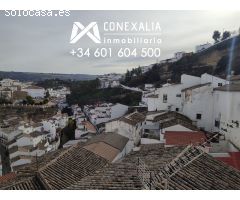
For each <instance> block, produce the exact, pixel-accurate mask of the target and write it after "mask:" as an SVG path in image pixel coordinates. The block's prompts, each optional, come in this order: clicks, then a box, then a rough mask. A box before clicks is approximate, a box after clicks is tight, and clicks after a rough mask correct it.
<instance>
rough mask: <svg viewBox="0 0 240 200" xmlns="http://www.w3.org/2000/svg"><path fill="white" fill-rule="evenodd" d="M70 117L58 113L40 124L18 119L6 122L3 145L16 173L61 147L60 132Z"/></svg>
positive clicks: (0, 133) (1, 130)
mask: <svg viewBox="0 0 240 200" xmlns="http://www.w3.org/2000/svg"><path fill="white" fill-rule="evenodd" d="M67 123H68V116H67V115H66V114H62V113H60V112H58V113H57V114H56V115H54V116H52V117H51V118H48V119H41V120H39V121H38V122H33V121H28V122H26V121H18V119H17V117H15V118H10V119H7V120H4V122H3V124H1V128H0V137H1V139H2V141H1V144H2V145H3V146H4V147H5V148H6V149H8V152H9V159H10V160H9V162H10V166H11V169H12V170H13V171H14V170H16V169H17V168H18V167H19V166H22V165H25V164H27V163H31V162H32V161H35V160H36V157H40V156H42V155H44V154H45V153H47V152H50V151H55V150H57V149H58V147H59V145H60V131H61V130H62V129H63V128H64V127H65V126H66V125H67Z"/></svg>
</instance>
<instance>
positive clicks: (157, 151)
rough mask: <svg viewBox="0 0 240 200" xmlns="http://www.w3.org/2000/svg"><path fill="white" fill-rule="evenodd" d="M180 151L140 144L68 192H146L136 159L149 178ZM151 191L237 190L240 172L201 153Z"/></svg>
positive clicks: (158, 145)
mask: <svg viewBox="0 0 240 200" xmlns="http://www.w3.org/2000/svg"><path fill="white" fill-rule="evenodd" d="M182 150H183V147H168V148H164V147H162V145H160V144H155V145H154V146H153V145H144V146H143V148H142V149H141V150H140V151H136V152H132V153H131V154H130V155H128V156H126V158H124V159H123V160H122V161H121V162H119V163H114V164H111V165H109V166H107V168H105V169H102V170H100V171H98V172H97V173H95V174H93V175H91V176H88V177H85V178H84V179H82V180H80V181H79V182H77V183H75V184H73V185H72V186H70V187H68V189H81V190H82V189H120V190H121V189H146V188H145V184H144V183H143V182H141V181H140V177H139V173H138V171H137V165H138V158H140V159H141V160H142V161H143V162H144V163H145V164H146V168H148V170H149V172H151V174H152V177H157V176H158V175H159V172H160V171H162V170H163V168H164V167H165V166H166V164H168V163H169V162H170V161H171V160H172V159H174V158H175V157H176V156H177V155H178V154H179V153H180V152H181V151H182ZM159 183H160V182H159ZM155 189H185V190H186V189H190V190H192V189H193V190H194V189H198V190H201V189H240V171H238V170H235V169H234V168H232V167H229V166H228V165H225V164H224V163H222V162H219V161H217V160H215V159H214V158H213V157H211V156H210V155H208V154H206V153H203V154H201V155H200V156H199V157H197V158H196V159H193V160H192V161H191V162H189V163H188V164H187V165H186V166H184V167H182V168H181V169H180V170H179V171H176V173H174V174H173V175H172V176H170V177H169V180H168V184H167V188H165V187H158V188H155Z"/></svg>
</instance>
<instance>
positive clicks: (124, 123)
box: [105, 112, 145, 145]
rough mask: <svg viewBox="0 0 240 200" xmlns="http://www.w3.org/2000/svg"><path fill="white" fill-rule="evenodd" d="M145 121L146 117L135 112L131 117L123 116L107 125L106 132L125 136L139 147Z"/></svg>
mask: <svg viewBox="0 0 240 200" xmlns="http://www.w3.org/2000/svg"><path fill="white" fill-rule="evenodd" d="M144 121H145V116H144V115H143V114H141V113H139V112H133V113H131V114H129V115H126V116H123V117H121V118H119V119H115V120H112V121H109V122H107V123H105V132H114V133H118V134H119V135H123V136H125V137H127V138H129V140H130V141H131V142H132V144H133V145H137V144H139V142H140V139H141V136H142V133H143V132H142V131H143V129H142V127H143V124H144Z"/></svg>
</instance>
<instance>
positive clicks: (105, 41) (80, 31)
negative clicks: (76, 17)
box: [70, 21, 162, 58]
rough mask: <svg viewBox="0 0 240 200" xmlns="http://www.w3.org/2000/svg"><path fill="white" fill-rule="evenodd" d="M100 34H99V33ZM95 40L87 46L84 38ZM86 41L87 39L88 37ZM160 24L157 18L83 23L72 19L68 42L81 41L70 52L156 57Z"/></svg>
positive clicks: (108, 55) (77, 53)
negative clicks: (153, 20) (155, 19)
mask: <svg viewBox="0 0 240 200" xmlns="http://www.w3.org/2000/svg"><path fill="white" fill-rule="evenodd" d="M100 34H101V36H100ZM87 37H88V38H90V39H91V41H90V42H93V43H95V44H96V46H95V49H94V47H93V46H92V44H91V47H92V48H91V49H90V48H83V47H84V46H85V47H86V42H83V41H84V40H85V39H86V38H87ZM88 42H89V41H88ZM161 43H162V39H161V26H160V23H159V22H126V21H124V22H113V21H110V22H108V21H106V22H101V23H97V22H91V23H89V24H88V25H86V24H85V25H84V23H81V22H73V27H72V32H71V37H70V44H80V45H81V47H80V48H77V49H72V50H71V52H70V53H71V54H72V55H73V56H75V55H77V57H80V58H81V57H86V56H87V57H90V56H91V55H93V56H94V57H103V58H106V57H112V55H114V56H116V55H117V56H118V57H139V56H140V57H143V58H144V57H159V56H160V47H159V45H160V44H161Z"/></svg>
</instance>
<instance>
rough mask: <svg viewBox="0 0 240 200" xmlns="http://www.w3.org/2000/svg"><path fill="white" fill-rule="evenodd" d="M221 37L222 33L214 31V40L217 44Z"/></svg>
mask: <svg viewBox="0 0 240 200" xmlns="http://www.w3.org/2000/svg"><path fill="white" fill-rule="evenodd" d="M220 37H221V33H220V32H219V31H214V32H213V36H212V38H213V39H214V41H215V43H217V42H219V39H220Z"/></svg>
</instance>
